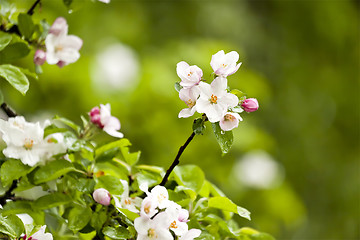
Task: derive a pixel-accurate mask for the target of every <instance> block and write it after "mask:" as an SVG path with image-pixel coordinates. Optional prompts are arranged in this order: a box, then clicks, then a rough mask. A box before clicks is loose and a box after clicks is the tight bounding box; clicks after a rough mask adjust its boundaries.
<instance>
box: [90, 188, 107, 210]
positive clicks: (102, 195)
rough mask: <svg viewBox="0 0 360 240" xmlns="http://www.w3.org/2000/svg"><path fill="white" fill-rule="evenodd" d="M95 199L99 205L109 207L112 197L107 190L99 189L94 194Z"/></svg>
mask: <svg viewBox="0 0 360 240" xmlns="http://www.w3.org/2000/svg"><path fill="white" fill-rule="evenodd" d="M93 198H94V200H95V201H96V202H97V203H100V204H101V205H104V206H108V205H109V204H110V200H111V195H110V193H109V191H108V190H106V189H105V188H98V189H96V190H95V191H94V192H93Z"/></svg>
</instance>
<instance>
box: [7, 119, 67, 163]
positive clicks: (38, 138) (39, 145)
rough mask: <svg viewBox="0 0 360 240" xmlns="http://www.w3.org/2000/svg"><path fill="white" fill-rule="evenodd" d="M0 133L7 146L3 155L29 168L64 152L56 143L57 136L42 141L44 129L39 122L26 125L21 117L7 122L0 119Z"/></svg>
mask: <svg viewBox="0 0 360 240" xmlns="http://www.w3.org/2000/svg"><path fill="white" fill-rule="evenodd" d="M0 132H2V133H3V136H2V138H3V140H4V141H5V143H6V145H7V147H6V148H5V149H4V150H3V153H4V155H5V156H6V157H8V158H15V159H20V160H21V162H22V163H23V164H26V165H29V166H31V167H32V166H34V165H36V164H37V163H41V162H44V161H45V160H47V159H49V158H50V157H52V156H53V155H55V154H59V153H63V152H65V150H66V147H65V145H64V143H63V142H59V141H58V140H59V139H60V138H59V134H57V135H55V134H53V135H49V136H48V137H46V138H45V139H44V127H41V126H40V123H39V122H37V123H28V122H26V121H25V118H24V117H21V116H17V117H15V118H9V119H8V121H4V120H2V119H0ZM56 138H57V140H54V139H56Z"/></svg>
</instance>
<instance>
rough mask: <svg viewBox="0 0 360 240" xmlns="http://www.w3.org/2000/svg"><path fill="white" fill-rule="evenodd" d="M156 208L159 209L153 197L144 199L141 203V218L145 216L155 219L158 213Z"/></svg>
mask: <svg viewBox="0 0 360 240" xmlns="http://www.w3.org/2000/svg"><path fill="white" fill-rule="evenodd" d="M156 207H157V202H156V200H155V199H153V198H151V197H146V198H144V200H143V201H142V203H141V208H140V216H145V217H148V218H151V217H153V216H154V215H155V214H156V213H157V212H158V210H157V209H156Z"/></svg>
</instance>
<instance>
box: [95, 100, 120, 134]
mask: <svg viewBox="0 0 360 240" xmlns="http://www.w3.org/2000/svg"><path fill="white" fill-rule="evenodd" d="M89 115H90V119H91V122H92V123H94V124H95V125H98V127H100V128H102V129H103V130H104V131H105V132H106V133H107V134H109V135H111V136H113V137H118V138H122V137H123V136H124V134H122V133H121V132H118V130H120V127H121V124H120V121H119V119H117V118H116V117H114V116H111V106H110V104H109V103H108V104H106V105H103V104H100V108H98V107H94V108H93V109H91V111H90V113H89Z"/></svg>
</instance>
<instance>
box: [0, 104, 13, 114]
mask: <svg viewBox="0 0 360 240" xmlns="http://www.w3.org/2000/svg"><path fill="white" fill-rule="evenodd" d="M1 109H2V110H3V111H4V112H5V113H6V115H7V116H8V117H16V116H17V114H16V113H15V112H14V111H13V110H12V109H11V108H10V107H9V106H8V105H7V104H6V103H3V104H1Z"/></svg>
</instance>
